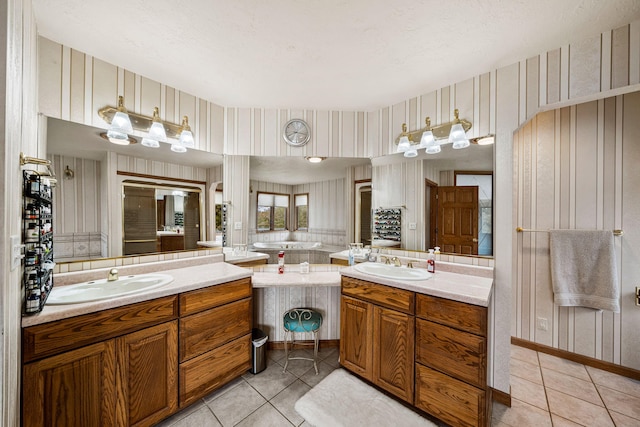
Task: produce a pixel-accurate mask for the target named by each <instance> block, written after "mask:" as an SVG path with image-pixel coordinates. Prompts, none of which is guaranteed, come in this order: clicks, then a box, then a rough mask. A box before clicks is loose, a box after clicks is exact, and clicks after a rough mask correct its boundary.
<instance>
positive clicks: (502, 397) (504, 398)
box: [491, 387, 511, 408]
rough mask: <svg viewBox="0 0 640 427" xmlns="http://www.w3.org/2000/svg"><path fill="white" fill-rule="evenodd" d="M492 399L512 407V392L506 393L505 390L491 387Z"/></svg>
mask: <svg viewBox="0 0 640 427" xmlns="http://www.w3.org/2000/svg"><path fill="white" fill-rule="evenodd" d="M491 399H493V401H494V402H498V403H502V404H503V405H505V406H507V407H509V408H511V393H505V392H504V391H501V390H497V389H495V388H493V387H492V388H491Z"/></svg>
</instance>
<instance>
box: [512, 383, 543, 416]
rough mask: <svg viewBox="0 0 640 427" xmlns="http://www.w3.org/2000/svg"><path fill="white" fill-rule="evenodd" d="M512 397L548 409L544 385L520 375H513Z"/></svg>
mask: <svg viewBox="0 0 640 427" xmlns="http://www.w3.org/2000/svg"><path fill="white" fill-rule="evenodd" d="M511 397H512V398H514V399H518V400H521V401H523V402H525V403H528V404H530V405H533V406H537V407H538V408H540V409H543V410H545V411H548V410H549V408H548V406H547V395H546V394H545V391H544V386H542V385H540V384H536V383H534V382H531V381H528V380H525V379H523V378H520V377H516V376H512V377H511Z"/></svg>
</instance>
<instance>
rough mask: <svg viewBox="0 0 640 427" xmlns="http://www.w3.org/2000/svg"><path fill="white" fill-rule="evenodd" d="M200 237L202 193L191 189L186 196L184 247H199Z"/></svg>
mask: <svg viewBox="0 0 640 427" xmlns="http://www.w3.org/2000/svg"><path fill="white" fill-rule="evenodd" d="M198 240H201V239H200V193H196V192H194V191H189V192H188V193H187V195H186V196H185V198H184V248H185V249H197V248H198Z"/></svg>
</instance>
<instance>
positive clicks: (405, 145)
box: [397, 123, 417, 157]
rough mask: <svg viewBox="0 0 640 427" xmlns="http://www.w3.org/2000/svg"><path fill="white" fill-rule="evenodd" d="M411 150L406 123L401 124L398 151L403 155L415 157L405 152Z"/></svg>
mask: <svg viewBox="0 0 640 427" xmlns="http://www.w3.org/2000/svg"><path fill="white" fill-rule="evenodd" d="M409 150H411V141H410V140H409V134H408V133H407V124H406V123H403V124H402V134H400V140H399V141H398V150H397V152H398V153H405V154H404V156H405V157H415V156H412V155H407V152H408V151H409ZM416 154H417V153H416Z"/></svg>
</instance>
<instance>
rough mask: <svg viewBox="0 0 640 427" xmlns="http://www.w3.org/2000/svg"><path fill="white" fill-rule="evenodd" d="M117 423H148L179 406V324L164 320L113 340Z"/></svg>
mask: <svg viewBox="0 0 640 427" xmlns="http://www.w3.org/2000/svg"><path fill="white" fill-rule="evenodd" d="M116 347H117V359H118V363H117V387H118V399H117V413H116V414H117V415H116V416H117V421H118V425H127V426H149V425H154V424H155V423H157V422H158V421H160V420H162V419H163V418H165V417H167V416H169V415H170V414H172V413H173V412H175V411H176V410H177V408H178V325H177V321H175V320H174V321H172V322H167V323H163V324H161V325H157V326H154V327H151V328H147V329H143V330H141V331H138V332H134V333H131V334H128V335H125V336H123V337H120V338H117V339H116Z"/></svg>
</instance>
